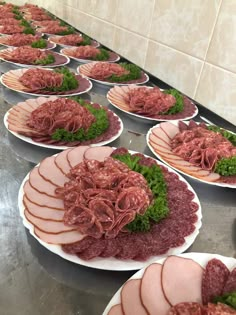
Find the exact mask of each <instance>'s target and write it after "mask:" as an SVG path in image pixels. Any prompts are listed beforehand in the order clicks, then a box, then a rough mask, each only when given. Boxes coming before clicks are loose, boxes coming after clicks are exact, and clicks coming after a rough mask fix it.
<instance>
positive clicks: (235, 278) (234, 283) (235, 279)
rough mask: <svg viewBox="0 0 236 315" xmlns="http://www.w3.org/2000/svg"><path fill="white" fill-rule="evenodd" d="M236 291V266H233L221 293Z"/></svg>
mask: <svg viewBox="0 0 236 315" xmlns="http://www.w3.org/2000/svg"><path fill="white" fill-rule="evenodd" d="M234 291H236V268H234V269H233V270H232V271H231V272H230V275H229V277H228V279H227V281H226V284H225V286H224V289H223V293H231V292H234Z"/></svg>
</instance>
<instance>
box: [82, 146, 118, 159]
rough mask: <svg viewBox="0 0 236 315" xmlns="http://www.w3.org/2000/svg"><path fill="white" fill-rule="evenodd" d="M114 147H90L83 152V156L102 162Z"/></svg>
mask: <svg viewBox="0 0 236 315" xmlns="http://www.w3.org/2000/svg"><path fill="white" fill-rule="evenodd" d="M113 151H114V149H113V148H112V147H106V146H104V147H94V148H93V147H91V148H89V149H87V150H86V151H85V153H84V158H85V159H87V160H97V161H99V162H103V161H104V160H105V158H107V157H109V156H110V155H111V154H112V152H113Z"/></svg>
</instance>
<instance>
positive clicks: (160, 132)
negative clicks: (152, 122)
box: [152, 128, 170, 145]
mask: <svg viewBox="0 0 236 315" xmlns="http://www.w3.org/2000/svg"><path fill="white" fill-rule="evenodd" d="M152 133H153V134H154V135H155V136H157V137H159V138H161V139H162V140H163V141H165V142H166V143H168V144H169V145H170V138H169V137H168V136H167V134H166V133H165V132H164V131H163V130H162V129H161V128H153V129H152Z"/></svg>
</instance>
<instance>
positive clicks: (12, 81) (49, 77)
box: [0, 68, 92, 97]
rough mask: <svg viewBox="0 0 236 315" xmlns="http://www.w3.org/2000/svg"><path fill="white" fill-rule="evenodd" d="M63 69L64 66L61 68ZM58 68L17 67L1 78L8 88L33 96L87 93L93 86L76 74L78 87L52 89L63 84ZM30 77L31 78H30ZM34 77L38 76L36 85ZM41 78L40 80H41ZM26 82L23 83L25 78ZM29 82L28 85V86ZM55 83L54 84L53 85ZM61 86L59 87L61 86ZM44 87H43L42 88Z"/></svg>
mask: <svg viewBox="0 0 236 315" xmlns="http://www.w3.org/2000/svg"><path fill="white" fill-rule="evenodd" d="M61 69H62V68H61ZM56 70H57V69H55V70H53V69H49V68H47V69H39V68H32V69H17V70H10V71H8V72H6V73H4V74H3V75H2V76H1V78H0V80H1V83H2V84H3V85H4V86H5V87H6V88H8V89H10V90H13V91H15V92H19V93H24V94H27V95H32V96H49V95H58V96H60V97H65V96H73V95H79V94H83V93H87V92H88V91H90V90H91V88H92V82H91V81H89V80H88V79H87V78H85V77H83V76H81V75H75V79H76V81H77V87H76V88H73V89H71V90H67V91H51V90H49V87H50V89H51V88H52V87H54V85H55V87H58V86H59V85H60V86H61V84H63V81H62V79H63V78H62V77H60V76H57V75H55V71H56ZM29 77H30V78H29ZM34 78H37V80H36V81H37V84H36V85H35V86H34ZM39 78H40V80H39ZM25 79H26V83H24V84H22V83H21V81H22V80H24V82H25ZM25 84H27V85H28V86H26V85H25ZM52 84H53V85H52ZM60 86H59V87H60ZM42 87H43V88H42Z"/></svg>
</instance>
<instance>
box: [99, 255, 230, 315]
mask: <svg viewBox="0 0 236 315" xmlns="http://www.w3.org/2000/svg"><path fill="white" fill-rule="evenodd" d="M177 256H179V257H183V258H190V259H192V260H194V261H196V262H197V263H198V264H199V265H201V266H202V267H203V268H204V267H205V266H206V264H207V262H208V261H209V260H211V259H213V258H216V259H219V260H221V261H222V262H223V263H224V264H225V265H226V266H227V267H228V268H229V270H232V269H233V267H235V266H236V259H234V258H231V257H225V256H221V255H217V254H208V253H185V254H180V255H177ZM165 259H166V258H164V259H160V260H157V261H155V262H156V263H158V264H163V263H164V261H165ZM147 267H148V266H146V267H145V268H143V269H141V270H139V271H138V272H136V273H135V274H134V275H133V276H132V277H130V278H129V279H128V280H131V279H141V278H142V276H143V274H144V271H145V270H146V268H147ZM128 280H127V281H128ZM122 288H123V286H122V287H121V288H120V289H119V290H118V291H117V292H116V293H115V294H114V296H113V297H112V299H111V301H110V302H109V304H108V305H107V307H106V309H105V310H104V312H103V314H102V315H107V314H108V312H109V311H110V309H111V308H112V306H114V305H117V304H120V303H121V299H120V293H121V289H122ZM176 290H178V288H176ZM183 301H184V298H183Z"/></svg>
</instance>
